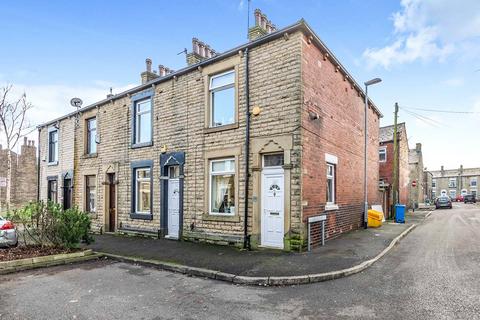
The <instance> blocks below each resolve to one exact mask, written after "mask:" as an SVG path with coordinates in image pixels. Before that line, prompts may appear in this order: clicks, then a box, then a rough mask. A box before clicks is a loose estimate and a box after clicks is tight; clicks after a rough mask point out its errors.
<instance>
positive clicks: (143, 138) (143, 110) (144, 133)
mask: <svg viewBox="0 0 480 320" xmlns="http://www.w3.org/2000/svg"><path fill="white" fill-rule="evenodd" d="M134 112H135V120H134V121H135V123H134V128H135V137H134V138H135V139H134V141H135V144H141V143H148V142H151V141H152V100H151V98H148V99H144V100H140V101H137V102H135V110H134Z"/></svg>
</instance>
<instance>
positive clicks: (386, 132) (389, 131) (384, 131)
mask: <svg viewBox="0 0 480 320" xmlns="http://www.w3.org/2000/svg"><path fill="white" fill-rule="evenodd" d="M404 131H405V122H402V123H398V124H397V136H398V139H401V133H402V132H404ZM379 141H380V142H388V141H393V125H391V126H386V127H380V134H379Z"/></svg>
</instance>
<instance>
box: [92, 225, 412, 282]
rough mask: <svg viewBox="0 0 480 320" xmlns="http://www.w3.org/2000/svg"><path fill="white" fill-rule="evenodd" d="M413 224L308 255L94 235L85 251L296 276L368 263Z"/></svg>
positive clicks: (351, 236)
mask: <svg viewBox="0 0 480 320" xmlns="http://www.w3.org/2000/svg"><path fill="white" fill-rule="evenodd" d="M410 225H411V224H408V223H407V224H391V223H386V224H384V225H383V226H382V227H381V228H378V229H373V228H370V229H368V230H364V229H360V230H357V231H353V232H349V233H346V234H343V235H341V236H340V237H338V238H336V239H333V240H330V241H327V242H326V245H325V246H324V247H317V248H315V249H314V250H313V251H311V252H304V253H285V252H281V251H273V250H258V251H241V250H238V249H235V248H233V247H227V246H217V245H208V244H200V243H192V242H182V241H172V240H166V239H160V240H158V239H150V238H141V237H140V238H139V237H127V236H120V235H98V236H95V242H94V243H92V244H91V245H90V246H88V248H90V249H93V250H95V251H99V252H105V253H110V254H115V255H122V256H129V257H137V258H143V259H152V260H159V261H163V262H173V263H176V264H181V265H186V266H190V267H197V268H206V269H211V270H215V271H221V272H225V273H230V274H235V275H241V276H258V277H260V276H296V275H307V274H316V273H324V272H330V271H337V270H340V269H345V268H350V267H352V266H355V265H358V264H360V263H362V262H363V261H365V260H369V259H371V258H373V257H375V256H376V255H378V254H379V253H380V252H381V251H382V250H383V249H385V248H386V247H387V246H388V245H389V244H390V242H391V241H392V240H393V239H394V238H395V237H397V236H398V235H400V234H401V233H402V232H403V231H405V230H406V229H407V228H408V227H409V226H410Z"/></svg>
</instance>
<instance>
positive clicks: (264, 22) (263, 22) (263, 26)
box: [261, 14, 267, 30]
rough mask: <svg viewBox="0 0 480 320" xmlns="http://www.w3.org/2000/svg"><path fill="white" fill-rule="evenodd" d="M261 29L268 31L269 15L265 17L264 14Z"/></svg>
mask: <svg viewBox="0 0 480 320" xmlns="http://www.w3.org/2000/svg"><path fill="white" fill-rule="evenodd" d="M261 27H262V29H263V30H266V29H267V15H265V14H262V23H261Z"/></svg>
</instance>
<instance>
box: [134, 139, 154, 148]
mask: <svg viewBox="0 0 480 320" xmlns="http://www.w3.org/2000/svg"><path fill="white" fill-rule="evenodd" d="M151 146H153V141H148V142H142V143H135V144H132V149H138V148H144V147H151Z"/></svg>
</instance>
